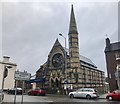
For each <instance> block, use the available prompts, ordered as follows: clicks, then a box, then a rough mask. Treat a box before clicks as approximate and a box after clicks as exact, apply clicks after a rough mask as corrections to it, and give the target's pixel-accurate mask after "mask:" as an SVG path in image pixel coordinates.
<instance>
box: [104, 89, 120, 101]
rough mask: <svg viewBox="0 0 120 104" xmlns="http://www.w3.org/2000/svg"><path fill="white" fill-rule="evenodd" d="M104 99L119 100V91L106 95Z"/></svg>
mask: <svg viewBox="0 0 120 104" xmlns="http://www.w3.org/2000/svg"><path fill="white" fill-rule="evenodd" d="M106 99H108V100H120V90H115V91H113V92H111V93H108V94H107V95H106Z"/></svg>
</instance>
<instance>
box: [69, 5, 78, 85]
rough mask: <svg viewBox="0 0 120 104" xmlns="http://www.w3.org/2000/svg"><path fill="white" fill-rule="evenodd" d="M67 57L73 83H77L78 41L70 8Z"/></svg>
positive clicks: (72, 11) (73, 16)
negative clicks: (68, 57)
mask: <svg viewBox="0 0 120 104" xmlns="http://www.w3.org/2000/svg"><path fill="white" fill-rule="evenodd" d="M68 37H69V55H70V68H71V71H72V73H73V74H74V77H75V82H76V83H78V77H79V75H78V71H80V57H79V56H80V54H79V39H78V31H77V26H76V20H75V15H74V10H73V5H72V7H71V15H70V25H69V33H68Z"/></svg>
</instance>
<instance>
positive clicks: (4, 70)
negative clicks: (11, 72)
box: [1, 65, 12, 104]
mask: <svg viewBox="0 0 120 104" xmlns="http://www.w3.org/2000/svg"><path fill="white" fill-rule="evenodd" d="M7 68H12V66H6V65H5V66H4V69H3V78H2V89H1V95H3V88H4V81H5V78H6V77H7V75H8V69H7ZM1 104H2V97H1Z"/></svg>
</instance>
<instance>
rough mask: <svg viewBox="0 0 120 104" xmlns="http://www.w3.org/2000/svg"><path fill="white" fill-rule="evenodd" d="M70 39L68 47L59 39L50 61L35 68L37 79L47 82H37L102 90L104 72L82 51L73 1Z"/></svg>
mask: <svg viewBox="0 0 120 104" xmlns="http://www.w3.org/2000/svg"><path fill="white" fill-rule="evenodd" d="M60 35H62V34H60ZM68 42H69V49H66V47H65V48H64V47H63V46H62V45H61V43H60V42H59V40H58V39H56V41H55V43H54V45H53V47H52V49H51V51H50V53H49V54H48V58H47V61H46V62H45V63H44V64H43V65H41V67H40V68H39V69H38V70H37V71H36V79H40V78H42V77H44V78H45V81H44V82H38V83H37V87H43V88H46V89H49V90H53V89H54V90H59V91H61V92H62V91H63V90H64V89H66V88H69V89H78V88H83V87H91V88H96V89H97V90H101V91H103V90H104V83H105V73H104V72H103V71H101V70H99V69H98V68H97V66H96V65H95V64H94V63H93V62H92V61H91V60H90V59H89V58H87V57H85V56H82V55H80V53H79V38H78V29H77V24H76V19H75V14H74V9H73V5H72V6H71V14H70V24H69V31H68Z"/></svg>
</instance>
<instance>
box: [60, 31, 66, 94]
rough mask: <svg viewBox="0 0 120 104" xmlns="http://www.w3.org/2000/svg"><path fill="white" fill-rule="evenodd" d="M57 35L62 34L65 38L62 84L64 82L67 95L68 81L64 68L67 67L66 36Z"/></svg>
mask: <svg viewBox="0 0 120 104" xmlns="http://www.w3.org/2000/svg"><path fill="white" fill-rule="evenodd" d="M59 35H60V36H62V37H63V38H64V39H65V49H64V54H65V57H64V60H65V69H64V71H65V78H66V79H65V80H64V84H65V90H66V95H67V94H68V87H67V83H68V81H67V71H66V69H67V60H66V59H67V54H66V48H67V47H66V37H65V36H63V35H62V34H61V33H59Z"/></svg>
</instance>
